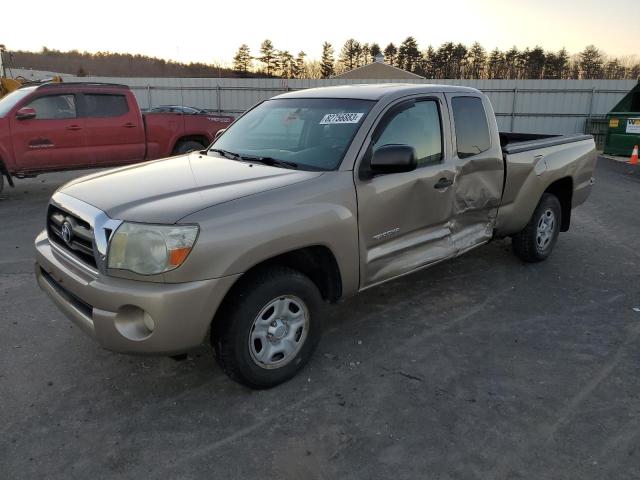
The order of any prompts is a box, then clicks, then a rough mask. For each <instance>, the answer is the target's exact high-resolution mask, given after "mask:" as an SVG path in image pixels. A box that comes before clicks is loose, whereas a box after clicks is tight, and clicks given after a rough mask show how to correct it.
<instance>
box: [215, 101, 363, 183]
mask: <svg viewBox="0 0 640 480" xmlns="http://www.w3.org/2000/svg"><path fill="white" fill-rule="evenodd" d="M374 103H375V102H373V101H369V100H352V99H340V98H291V99H287V98H283V99H275V100H268V101H266V102H264V103H262V104H261V105H259V106H257V107H256V108H254V109H253V110H251V111H250V112H248V113H247V114H246V115H244V116H243V117H241V118H240V119H238V121H237V122H235V123H234V124H233V125H232V126H231V127H230V128H229V130H228V131H226V132H224V134H223V135H222V136H221V137H220V138H219V139H218V140H216V141H215V142H214V144H213V145H212V147H211V148H212V151H216V150H218V151H225V152H232V153H233V154H237V155H238V156H242V157H248V158H249V157H257V158H267V159H275V160H279V161H280V162H282V163H281V164H280V165H283V164H284V162H287V163H289V164H290V165H295V166H297V168H300V169H310V170H333V169H335V168H337V167H338V165H340V162H341V161H342V157H343V156H344V154H345V152H346V151H347V148H348V147H349V145H350V144H351V140H352V139H353V136H354V135H355V133H356V131H357V130H358V128H359V127H360V125H361V124H362V122H363V120H364V118H365V117H366V115H367V113H368V112H369V110H370V109H371V107H372V105H373V104H374Z"/></svg>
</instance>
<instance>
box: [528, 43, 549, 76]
mask: <svg viewBox="0 0 640 480" xmlns="http://www.w3.org/2000/svg"><path fill="white" fill-rule="evenodd" d="M544 64H545V53H544V50H543V49H542V47H540V46H538V45H536V46H535V47H534V49H533V50H531V51H530V52H529V54H528V55H527V59H526V78H533V79H539V78H542V72H543V70H544Z"/></svg>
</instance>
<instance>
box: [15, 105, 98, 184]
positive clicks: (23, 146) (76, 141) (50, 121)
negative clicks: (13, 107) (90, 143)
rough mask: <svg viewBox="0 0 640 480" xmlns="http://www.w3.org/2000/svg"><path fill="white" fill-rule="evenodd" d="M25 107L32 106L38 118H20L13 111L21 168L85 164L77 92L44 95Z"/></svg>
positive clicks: (19, 166) (17, 152)
mask: <svg viewBox="0 0 640 480" xmlns="http://www.w3.org/2000/svg"><path fill="white" fill-rule="evenodd" d="M22 107H31V108H33V109H34V110H35V111H36V117H35V118H32V119H23V120H19V119H17V118H16V116H15V113H14V114H13V115H12V118H11V120H10V122H11V137H12V141H13V149H14V153H15V157H16V159H18V162H17V164H18V170H20V171H23V172H31V171H42V170H50V169H61V168H72V167H74V166H78V165H83V164H85V163H86V158H85V157H84V154H85V152H84V131H83V126H84V124H83V121H82V119H80V118H78V115H77V109H76V96H75V95H74V94H71V93H63V94H55V95H44V96H40V97H38V98H35V99H33V100H31V101H30V102H29V103H28V104H26V105H21V106H20V108H22Z"/></svg>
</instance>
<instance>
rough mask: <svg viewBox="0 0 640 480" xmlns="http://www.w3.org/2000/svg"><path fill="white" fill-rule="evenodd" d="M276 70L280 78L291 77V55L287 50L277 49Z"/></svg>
mask: <svg viewBox="0 0 640 480" xmlns="http://www.w3.org/2000/svg"><path fill="white" fill-rule="evenodd" d="M275 64H276V70H277V72H278V75H280V76H281V77H282V78H293V69H294V67H293V55H291V53H289V51H288V50H279V51H278V52H277V53H276V60H275Z"/></svg>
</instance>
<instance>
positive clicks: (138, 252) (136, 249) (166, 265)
mask: <svg viewBox="0 0 640 480" xmlns="http://www.w3.org/2000/svg"><path fill="white" fill-rule="evenodd" d="M197 236H198V227H197V226H196V225H148V224H144V223H129V222H123V223H122V224H121V225H120V226H119V227H118V229H117V230H116V231H115V233H114V234H113V237H111V241H110V244H109V260H108V262H107V265H108V267H109V268H117V269H120V270H131V271H132V272H135V273H139V274H142V275H153V274H156V273H163V272H168V271H169V270H173V269H174V268H178V267H179V266H180V265H182V263H183V262H184V261H185V259H186V258H187V255H189V252H190V251H191V248H193V244H194V243H195V241H196V237H197Z"/></svg>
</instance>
